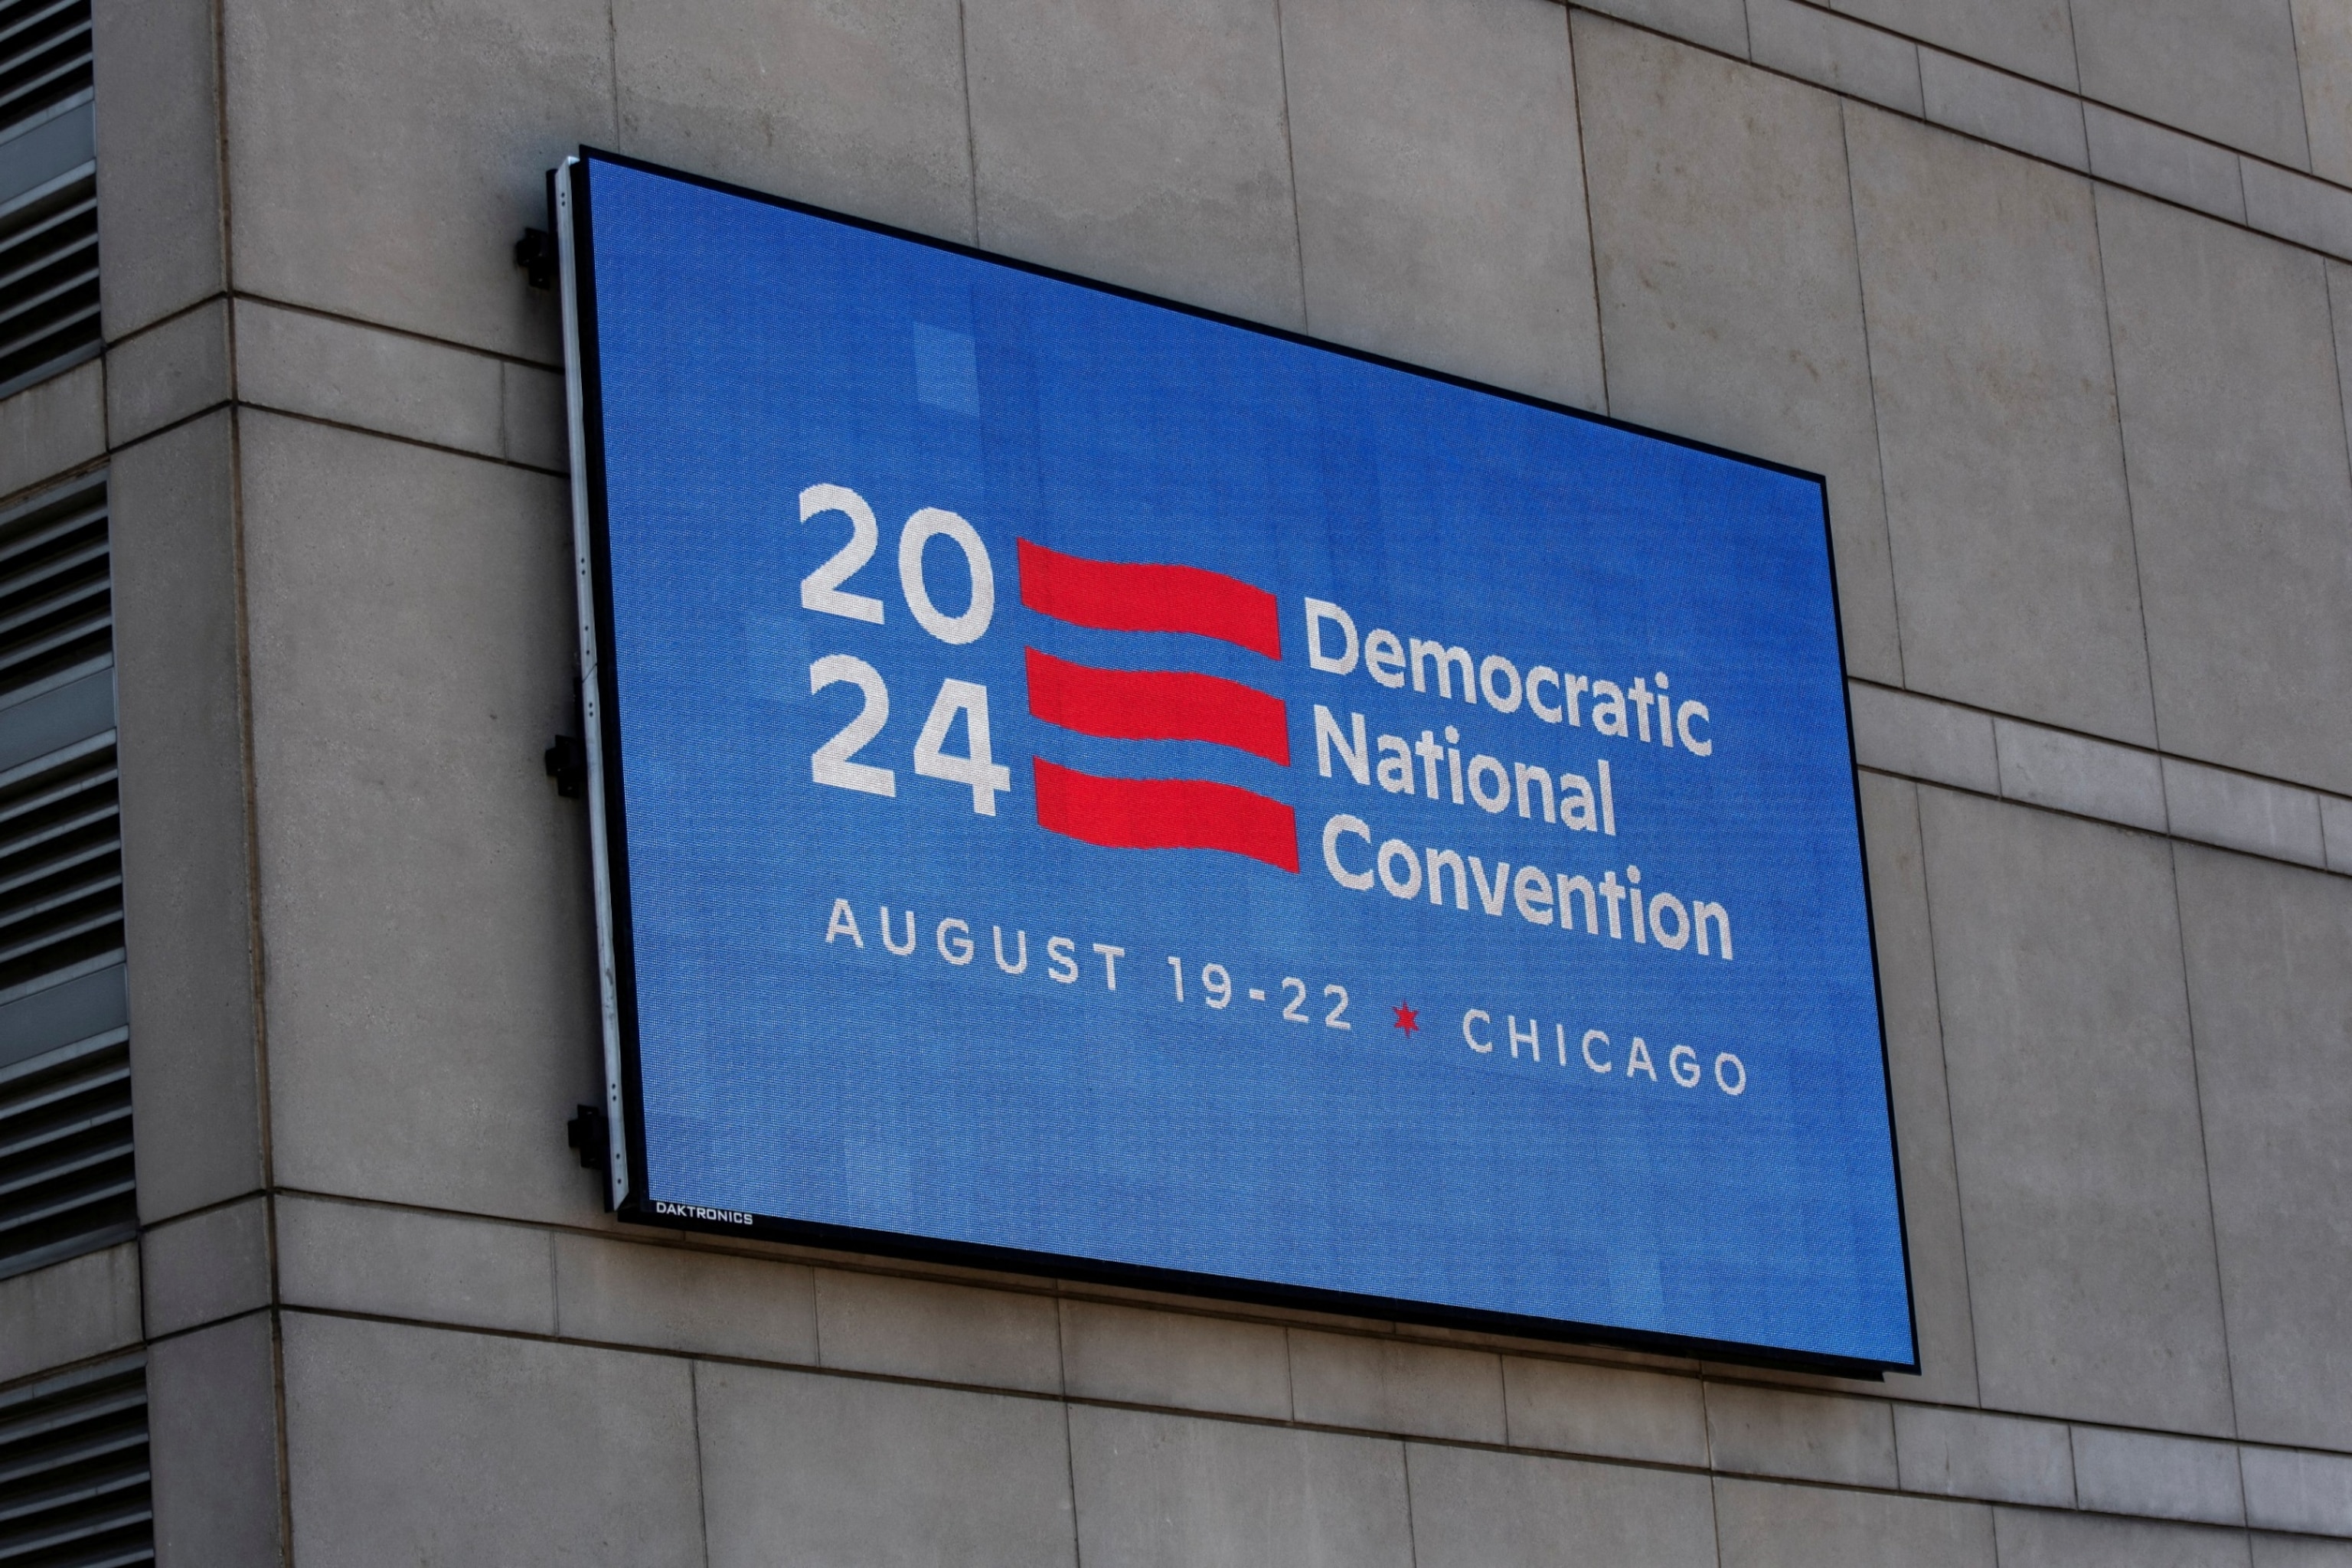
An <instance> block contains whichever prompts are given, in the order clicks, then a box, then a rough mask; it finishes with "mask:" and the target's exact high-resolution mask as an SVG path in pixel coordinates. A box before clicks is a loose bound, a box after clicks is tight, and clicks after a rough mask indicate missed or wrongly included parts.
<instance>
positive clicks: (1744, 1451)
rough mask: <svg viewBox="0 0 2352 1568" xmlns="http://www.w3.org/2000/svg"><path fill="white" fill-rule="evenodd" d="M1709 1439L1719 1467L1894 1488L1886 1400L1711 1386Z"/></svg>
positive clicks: (1891, 1425) (1890, 1420)
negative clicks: (1825, 1396)
mask: <svg viewBox="0 0 2352 1568" xmlns="http://www.w3.org/2000/svg"><path fill="white" fill-rule="evenodd" d="M1706 1436H1707V1450H1708V1454H1709V1456H1710V1458H1711V1461H1712V1463H1713V1464H1714V1467H1715V1468H1717V1469H1718V1470H1732V1471H1738V1472H1740V1473H1744V1474H1747V1475H1752V1476H1758V1475H1760V1476H1791V1477H1795V1478H1797V1479H1802V1480H1813V1481H1835V1482H1838V1483H1839V1484H1841V1485H1844V1486H1857V1487H1882V1488H1887V1489H1892V1488H1893V1487H1894V1485H1895V1423H1894V1418H1893V1416H1892V1415H1891V1414H1890V1413H1889V1411H1888V1409H1887V1406H1886V1404H1885V1401H1883V1400H1876V1399H1829V1398H1824V1397H1822V1396H1821V1395H1820V1394H1795V1393H1790V1392H1785V1391H1783V1390H1780V1389H1776V1388H1750V1387H1747V1386H1745V1385H1743V1384H1725V1383H1710V1384H1707V1387H1706Z"/></svg>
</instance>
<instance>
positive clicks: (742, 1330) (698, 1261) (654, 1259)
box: [555, 1232, 817, 1365]
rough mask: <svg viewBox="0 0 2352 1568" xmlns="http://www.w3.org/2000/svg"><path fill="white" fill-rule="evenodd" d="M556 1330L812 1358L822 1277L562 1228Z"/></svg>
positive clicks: (799, 1268)
mask: <svg viewBox="0 0 2352 1568" xmlns="http://www.w3.org/2000/svg"><path fill="white" fill-rule="evenodd" d="M555 1331H556V1332H557V1333H559V1334H561V1335H562V1336H563V1337H564V1338H565V1339H572V1340H606V1341H610V1342H614V1343H616V1344H630V1345H649V1346H652V1347H653V1348H655V1349H657V1350H674V1351H693V1352H699V1353H701V1354H704V1355H726V1356H741V1357H743V1358H744V1359H746V1360H749V1361H782V1362H796V1363H802V1364H804V1365H813V1364H814V1363H815V1361H816V1359H817V1352H816V1289H815V1283H814V1279H812V1277H811V1273H810V1270H809V1268H808V1266H807V1265H805V1264H801V1263H785V1262H782V1261H780V1260H777V1259H772V1258H737V1257H732V1256H730V1255H729V1254H727V1253H723V1252H704V1251H702V1250H700V1249H699V1248H697V1247H657V1246H652V1245H648V1244H645V1243H632V1242H626V1241H616V1240H612V1239H609V1238H606V1237H594V1236H582V1235H579V1234H577V1233H573V1232H559V1233H557V1235H556V1237H555Z"/></svg>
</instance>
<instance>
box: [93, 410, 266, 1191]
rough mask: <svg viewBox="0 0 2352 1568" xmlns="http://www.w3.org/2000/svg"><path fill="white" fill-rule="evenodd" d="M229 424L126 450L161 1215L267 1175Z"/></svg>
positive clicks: (129, 805)
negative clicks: (248, 877)
mask: <svg viewBox="0 0 2352 1568" xmlns="http://www.w3.org/2000/svg"><path fill="white" fill-rule="evenodd" d="M229 443H230V418H229V416H228V415H226V413H222V414H215V415H211V416H207V417H205V418H204V419H201V420H197V421H195V422H194V423H192V424H188V425H184V426H180V427H179V428H178V429H176V430H173V431H171V432H170V433H168V434H166V435H163V436H160V437H156V438H155V439H154V440H152V441H144V442H142V443H140V444H139V445H138V446H136V447H131V448H130V449H129V450H127V451H121V452H118V453H116V454H115V455H114V461H113V466H112V468H110V471H109V478H108V499H109V502H110V506H111V508H112V521H111V524H110V526H111V529H112V535H113V560H114V616H115V621H114V692H115V704H116V710H117V712H118V714H119V718H118V721H117V727H118V740H117V743H116V754H117V756H118V757H119V758H120V759H121V769H122V777H121V785H120V788H121V803H122V866H123V873H124V876H123V883H124V886H123V928H124V941H125V945H126V948H127V951H128V952H129V954H130V962H129V966H128V968H127V969H126V971H125V975H126V979H127V983H128V985H129V990H130V1001H131V1103H132V1116H131V1137H132V1140H133V1142H134V1144H135V1153H136V1157H137V1161H138V1166H139V1210H140V1214H141V1216H142V1218H144V1219H146V1220H147V1221H148V1222H149V1223H151V1224H152V1223H153V1222H154V1221H157V1220H161V1219H165V1218H168V1217H170V1216H171V1215H175V1214H184V1213H186V1212H187V1211H189V1210H191V1209H197V1208H203V1207H205V1206H207V1205H213V1204H216V1203H220V1202H222V1201H224V1200H226V1199H228V1198H232V1197H235V1196H236V1195H237V1194H241V1193H247V1192H251V1191H253V1190H254V1189H255V1188H257V1187H258V1186H259V1185H260V1184H261V1180H262V1153H261V1151H262V1129H261V1086H260V1070H259V1061H258V1057H257V1018H256V1005H255V997H254V987H255V974H254V967H253V950H252V916H253V911H252V907H251V903H250V900H249V889H250V884H249V882H248V880H247V874H248V873H247V845H246V770H245V736H244V723H243V718H244V715H243V702H242V699H241V697H240V693H239V685H240V681H241V671H240V668H239V665H240V659H239V651H238V646H237V643H238V637H237V561H236V557H237V540H236V522H235V521H234V518H233V515H232V512H231V497H232V494H233V486H234V482H235V481H234V477H233V468H232V464H231V460H230V455H229V453H230V444H229Z"/></svg>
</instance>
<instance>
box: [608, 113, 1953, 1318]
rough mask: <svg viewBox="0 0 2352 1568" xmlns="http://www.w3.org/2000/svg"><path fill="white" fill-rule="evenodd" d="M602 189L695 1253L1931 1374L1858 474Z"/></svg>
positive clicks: (645, 189) (613, 813)
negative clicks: (1897, 1019)
mask: <svg viewBox="0 0 2352 1568" xmlns="http://www.w3.org/2000/svg"><path fill="white" fill-rule="evenodd" d="M574 178H575V189H583V188H584V192H583V197H582V198H580V211H581V212H582V217H581V219H580V222H581V226H582V229H583V245H582V246H581V254H582V256H583V262H582V266H583V283H582V289H581V299H582V301H583V333H584V335H585V339H586V341H587V342H588V343H589V345H590V352H589V353H587V354H586V356H585V358H584V362H583V363H584V367H585V370H586V372H587V376H586V380H587V390H588V399H587V407H588V423H589V437H590V439H591V442H592V446H593V450H595V451H597V452H598V453H599V454H600V455H601V462H600V463H597V464H592V468H591V472H592V476H593V479H594V481H595V484H596V486H597V490H598V499H597V505H596V507H595V509H594V512H595V516H596V519H597V521H596V527H597V528H598V530H599V531H600V532H599V538H600V541H601V553H600V561H599V568H600V573H601V581H600V582H599V583H598V584H596V591H597V593H598V594H599V595H601V599H600V603H601V605H602V606H603V611H604V625H605V637H606V638H607V639H608V642H607V646H606V647H604V649H603V655H604V671H603V676H604V684H603V685H602V687H601V688H600V689H601V691H602V693H603V695H604V701H605V703H606V705H607V714H606V723H607V725H608V728H607V729H606V730H605V731H604V737H605V746H606V752H607V754H606V756H605V758H604V769H605V784H606V787H607V790H608V795H609V798H608V803H607V809H608V811H609V813H610V819H609V821H608V826H607V831H608V834H609V837H608V840H607V842H608V843H610V844H611V845H612V846H614V849H615V851H616V874H617V879H618V883H619V886H618V890H617V892H616V895H615V897H616V906H617V907H616V911H615V914H616V928H615V929H616V931H617V932H618V933H619V936H620V938H621V940H622V941H623V942H624V951H623V953H622V958H623V961H624V972H625V977H626V978H625V985H624V995H623V1003H624V1013H625V1017H626V1019H627V1034H626V1038H627V1040H628V1049H629V1050H630V1052H631V1053H632V1060H633V1063H634V1081H633V1085H632V1091H633V1097H632V1103H631V1104H630V1106H629V1107H628V1110H629V1118H628V1120H629V1124H630V1131H631V1134H632V1138H633V1142H634V1144H635V1148H634V1158H635V1160H636V1161H637V1162H638V1163H637V1166H636V1170H637V1177H636V1180H637V1182H638V1183H639V1184H640V1185H639V1187H638V1190H637V1192H636V1193H635V1206H636V1208H637V1210H638V1212H640V1213H641V1214H645V1215H651V1216H677V1215H686V1216H688V1217H692V1216H694V1215H698V1214H699V1215H701V1216H702V1217H704V1218H709V1217H710V1216H711V1215H712V1214H716V1215H719V1217H722V1218H727V1219H732V1220H734V1221H736V1222H738V1223H748V1224H751V1225H753V1226H760V1225H767V1224H771V1223H773V1224H776V1225H779V1226H787V1227H791V1226H800V1227H810V1226H837V1227H846V1228H848V1229H850V1230H855V1231H861V1232H869V1233H887V1235H888V1236H890V1237H902V1238H907V1239H908V1241H909V1242H910V1243H913V1242H919V1243H922V1244H925V1245H927V1246H944V1247H972V1248H993V1249H1005V1252H1004V1255H1006V1256H1010V1255H1016V1254H1017V1255H1028V1256H1030V1257H1032V1258H1035V1259H1038V1260H1039V1261H1040V1266H1041V1267H1042V1266H1044V1265H1045V1264H1046V1263H1051V1264H1053V1265H1054V1266H1056V1267H1078V1266H1088V1267H1098V1268H1111V1269H1121V1268H1124V1269H1132V1270H1138V1271H1150V1277H1151V1278H1155V1279H1167V1278H1174V1277H1178V1276H1182V1277H1191V1278H1192V1279H1196V1280H1199V1281H1202V1282H1204V1285H1205V1288H1208V1289H1215V1288H1217V1287H1216V1282H1220V1281H1223V1282H1231V1283H1233V1284H1234V1285H1235V1286H1236V1287H1241V1286H1246V1287H1249V1288H1254V1289H1271V1290H1274V1291H1276V1292H1297V1293H1299V1294H1300V1295H1301V1297H1302V1299H1306V1300H1326V1301H1336V1300H1341V1299H1343V1298H1344V1299H1355V1300H1370V1301H1377V1302H1380V1303H1382V1304H1383V1310H1386V1311H1389V1312H1391V1314H1392V1315H1404V1316H1411V1315H1413V1314H1415V1313H1417V1312H1425V1313H1426V1314H1428V1315H1430V1316H1432V1317H1434V1318H1437V1319H1440V1320H1443V1321H1495V1322H1507V1321H1516V1322H1517V1323H1520V1324H1523V1325H1534V1326H1537V1327H1538V1328H1541V1327H1543V1326H1544V1325H1556V1326H1559V1328H1560V1330H1561V1331H1571V1330H1572V1331H1578V1332H1591V1333H1595V1334H1600V1335H1602V1336H1608V1335H1617V1336H1624V1337H1631V1338H1636V1339H1657V1340H1662V1341H1663V1340H1674V1341H1680V1342H1689V1343H1693V1344H1706V1345H1715V1346H1728V1347H1750V1348H1754V1349H1757V1350H1759V1351H1763V1352H1773V1353H1779V1354H1784V1355H1790V1356H1797V1357H1804V1358H1817V1359H1820V1360H1823V1361H1839V1362H1851V1363H1877V1364H1883V1365H1909V1364H1913V1363H1915V1359H1916V1358H1915V1354H1914V1347H1913V1341H1912V1331H1911V1314H1910V1307H1909V1294H1908V1287H1907V1280H1906V1267H1905V1256H1904V1244H1903V1232H1902V1223H1901V1215H1900V1206H1899V1200H1898V1195H1897V1189H1896V1179H1895V1161H1894V1152H1893V1139H1892V1132H1891V1129H1890V1125H1889V1116H1888V1096H1887V1083H1886V1077H1885V1059H1884V1055H1883V1050H1882V1045H1881V1039H1880V1026H1879V1014H1878V1005H1877V993H1876V985H1875V978H1874V967H1873V957H1872V947H1871V937H1870V930H1869V915H1868V906H1867V901H1866V896H1865V890H1864V872H1863V858H1862V849H1861V838H1860V831H1859V825H1858V820H1857V811H1856V802H1855V793H1854V778H1853V760H1852V752H1851V747H1850V742H1849V737H1848V732H1847V722H1846V711H1845V701H1844V692H1843V672H1842V667H1841V663H1840V657H1839V649H1838V640H1837V621H1836V615H1835V608H1834V594H1833V585H1832V575H1831V563H1830V559H1829V553H1828V545H1827V531H1826V527H1825V516H1824V509H1823V499H1822V487H1821V484H1820V481H1819V480H1818V479H1814V478H1812V477H1810V476H1805V475H1800V474H1795V473H1791V472H1790V471H1787V470H1783V469H1780V468H1773V467H1770V466H1768V465H1764V464H1760V463H1757V462H1753V461H1749V460H1746V459H1742V458H1736V457H1732V456H1729V455H1727V454H1723V453H1720V452H1717V451H1713V450H1709V449H1706V448H1702V447H1695V446H1693V445H1690V444H1686V443H1682V442H1677V441H1675V440H1671V439H1668V438H1665V437H1658V436H1654V435H1650V434H1646V433H1643V432H1641V431H1636V430H1633V429H1629V428H1626V427H1624V426H1619V425H1614V424H1612V423H1609V422H1607V421H1604V420H1599V419H1594V418H1591V417H1586V416H1579V415H1575V414H1572V413H1570V412H1568V411H1564V410H1561V409H1558V408H1553V407H1550V406H1547V405H1539V404H1536V403H1533V402H1530V401H1528V400H1524V399H1518V398H1514V397H1511V396H1507V395H1502V394H1499V393H1496V392H1492V391H1487V390H1483V389H1479V388H1476V387H1473V386H1469V385H1465V384H1461V383H1459V382H1455V381H1452V380H1449V379H1445V378H1441V377H1437V376H1433V375H1430V374H1422V373H1417V372H1414V371H1412V370H1411V369H1409V368H1405V367H1400V366H1396V365H1391V364H1387V363H1380V362H1376V361H1372V360H1369V359H1366V358H1364V357H1361V356H1357V355H1351V354H1348V353H1340V352H1337V351H1334V350H1331V349H1328V348H1323V347H1320V346H1318V345H1315V344H1313V343H1310V342H1304V341H1301V340H1299V339H1297V338H1293V337H1288V336H1285V335H1282V334H1278V333H1273V332H1268V331H1261V330H1256V329H1252V328H1249V327H1247V326H1244V325H1241V324H1238V323H1234V322H1229V321H1222V320H1217V319H1213V318H1210V317H1207V316H1204V315H1202V314H1200V313H1197V312H1191V311H1186V310H1180V309H1176V308H1173V307H1171V306H1167V305H1162V304H1159V303H1155V302H1152V301H1150V300H1140V299H1138V298H1135V297H1133V296H1130V295H1126V294H1122V293H1119V292H1117V291H1113V290H1110V289H1102V288H1097V287H1094V286H1090V285H1087V284H1084V283H1081V282H1077V281H1073V280H1069V279H1062V278H1057V277H1053V276H1048V275H1045V274H1042V273H1040V272H1038V271H1036V270H1034V269H1029V268H1021V267H1018V266H1014V265H1011V264H1007V263H1004V262H1002V261H998V260H994V259H992V258H986V257H982V256H978V255H975V254H973V253H971V252H969V251H964V250H961V249H958V248H955V247H943V246H940V245H936V244H931V243H928V242H924V241H920V240H917V239H914V238H910V237H902V236H898V235H895V234H891V233H887V232H882V231H879V230H877V229H875V228H873V227H870V226H861V225H857V224H854V223H851V222H848V221H845V220H842V219H838V218H835V217H831V216H824V215H822V214H816V213H812V212H809V211H806V210H803V209H801V208H797V207H794V206H792V205H785V204H781V203H777V202H773V201H770V200H766V199H762V198H758V197H754V196H751V195H745V194H740V193H736V192H732V191H729V190H725V189H721V188H718V187H714V186H711V185H709V184H702V183H698V182H695V181H691V180H688V179H686V178H684V177H680V176H675V175H670V174H664V173H661V172H658V171H654V170H650V169H646V168H644V167H641V166H638V165H635V164H632V163H624V162H616V161H613V160H609V159H607V158H605V157H604V156H603V155H594V156H592V157H590V158H589V159H588V160H587V161H586V162H585V163H583V164H582V165H580V166H579V168H578V169H577V170H575V172H574Z"/></svg>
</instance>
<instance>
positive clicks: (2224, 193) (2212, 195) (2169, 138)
mask: <svg viewBox="0 0 2352 1568" xmlns="http://www.w3.org/2000/svg"><path fill="white" fill-rule="evenodd" d="M2083 132H2084V135H2085V136H2086V137H2087V138H2088V139H2089V142H2090V150H2091V173H2092V174H2096V175H2097V176H2098V177H2099V178H2100V179H2103V180H2113V181H2114V182H2116V184H2120V185H2129V186H2131V187H2132V188H2133V189H2135V190H2140V191H2146V192H2147V193H2148V195H2155V196H2162V197H2164V198H2165V199H2166V200H2167V201H2174V202H2179V203H2180V204H2181V205H2183V206H2191V207H2195V208H2196V209H2197V210H2198V211H2199V212H2204V213H2210V214H2212V215H2213V216H2215V217H2219V218H2228V219H2230V220H2231V221H2232V222H2235V223H2243V222H2244V221H2245V217H2246V192H2245V187H2244V185H2243V184H2242V183H2241V182H2240V180H2239V178H2238V162H2239V160H2238V159H2237V157H2236V156H2235V155H2234V154H2232V153H2229V152H2227V151H2226V150H2224V149H2222V148H2220V147H2216V146H2214V145H2213V144H2212V143H2211V142H2199V141H2196V140H2195V139H2193V138H2191V137H2188V136H2183V135H2182V134H2180V132H2178V131H2171V130H2168V129H2166V128H2165V127H2164V126H2161V125H2158V124H2155V123H2153V122H2152V121H2146V120H2138V119H2135V118H2133V117H2132V116H2130V115H2128V114H2118V113H2116V111H2115V110H2112V109H2109V108H2107V107H2105V105H2104V104H2097V103H2086V104H2084V106H2083Z"/></svg>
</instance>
